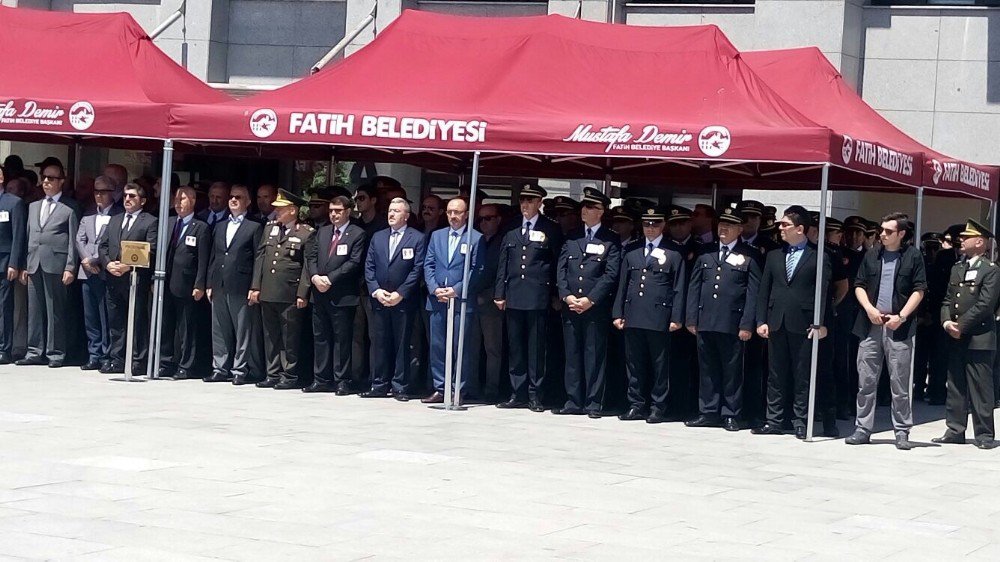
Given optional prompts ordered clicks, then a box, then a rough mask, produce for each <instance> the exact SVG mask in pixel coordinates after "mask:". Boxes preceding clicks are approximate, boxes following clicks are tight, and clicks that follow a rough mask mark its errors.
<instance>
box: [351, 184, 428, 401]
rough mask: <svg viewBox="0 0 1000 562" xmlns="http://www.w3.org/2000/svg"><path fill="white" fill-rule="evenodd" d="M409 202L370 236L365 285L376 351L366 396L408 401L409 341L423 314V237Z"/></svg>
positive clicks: (398, 204) (394, 205) (395, 205)
mask: <svg viewBox="0 0 1000 562" xmlns="http://www.w3.org/2000/svg"><path fill="white" fill-rule="evenodd" d="M409 218H410V204H409V203H408V202H407V201H406V200H405V199H402V198H400V197H396V198H394V199H392V201H390V202H389V212H388V221H389V228H387V229H385V230H380V231H378V232H376V233H375V235H374V236H372V240H371V244H370V245H369V247H368V257H367V258H366V260H365V284H366V285H367V290H368V294H369V296H370V298H371V299H372V321H373V322H374V328H375V330H374V334H375V339H373V340H372V346H373V347H375V348H376V349H377V350H378V351H377V352H376V353H374V357H372V376H371V389H370V390H368V391H366V392H362V393H361V397H362V398H385V397H388V396H392V397H394V398H395V399H396V400H399V401H406V400H408V399H409V398H408V397H407V395H406V390H407V386H408V383H409V380H410V339H411V336H412V330H413V324H414V322H415V319H416V317H417V314H419V312H420V303H421V301H422V299H421V298H420V297H421V295H420V277H421V275H422V273H423V263H424V240H425V237H424V234H423V233H421V232H420V231H418V230H417V229H415V228H411V227H408V226H407V221H408V220H409Z"/></svg>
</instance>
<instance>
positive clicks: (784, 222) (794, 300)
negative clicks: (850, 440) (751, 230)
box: [752, 205, 830, 439]
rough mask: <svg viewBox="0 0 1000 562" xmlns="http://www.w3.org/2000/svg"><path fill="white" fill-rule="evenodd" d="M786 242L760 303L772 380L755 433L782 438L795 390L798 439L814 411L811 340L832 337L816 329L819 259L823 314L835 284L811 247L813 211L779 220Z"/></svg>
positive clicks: (772, 256)
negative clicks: (787, 403)
mask: <svg viewBox="0 0 1000 562" xmlns="http://www.w3.org/2000/svg"><path fill="white" fill-rule="evenodd" d="M778 224H779V228H780V229H781V238H782V240H784V241H785V243H786V244H788V247H787V248H786V249H783V250H774V251H772V252H770V253H769V254H768V255H767V261H766V262H765V264H764V271H763V274H762V276H761V283H760V292H759V293H758V298H757V334H759V335H760V337H762V338H767V339H768V355H769V359H770V363H771V364H770V375H769V376H768V379H767V422H766V423H765V424H764V425H763V426H762V427H759V428H754V429H753V430H752V432H753V433H754V434H757V435H780V434H782V433H783V431H782V428H781V424H782V422H783V421H784V420H785V418H786V416H787V415H788V414H789V413H788V412H786V411H785V398H786V395H787V391H788V388H789V385H790V384H792V385H794V391H793V400H792V403H793V412H791V418H792V426H793V427H794V428H795V437H797V438H799V439H805V438H806V415H807V411H808V408H809V379H810V371H811V348H810V345H809V344H810V340H811V339H812V338H814V337H819V338H822V337H823V336H825V335H826V328H825V327H823V326H815V325H813V314H814V310H815V304H814V299H815V297H816V295H815V292H816V283H817V279H816V260H817V259H822V260H823V278H822V279H820V280H818V281H819V283H821V285H820V286H821V298H820V311H819V312H820V314H819V317H820V319H821V320H822V319H823V318H824V314H825V313H826V304H827V287H828V286H829V284H830V260H829V258H827V257H826V256H825V255H824V256H822V257H820V256H818V253H817V251H816V250H815V249H813V248H812V247H810V246H809V244H808V243H807V242H808V240H807V238H806V229H808V228H809V226H810V219H809V212H808V211H806V210H805V209H804V208H802V207H801V206H799V205H792V206H791V207H789V208H788V209H786V210H785V214H784V216H783V217H782V218H781V221H779V223H778Z"/></svg>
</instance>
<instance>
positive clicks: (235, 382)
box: [233, 375, 250, 386]
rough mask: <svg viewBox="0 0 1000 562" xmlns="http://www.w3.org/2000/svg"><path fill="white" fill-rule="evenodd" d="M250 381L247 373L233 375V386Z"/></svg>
mask: <svg viewBox="0 0 1000 562" xmlns="http://www.w3.org/2000/svg"><path fill="white" fill-rule="evenodd" d="M249 382H250V381H248V380H247V376H246V375H236V376H235V377H233V386H243V385H245V384H248V383H249Z"/></svg>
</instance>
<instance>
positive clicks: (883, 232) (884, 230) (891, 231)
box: [879, 228, 899, 236]
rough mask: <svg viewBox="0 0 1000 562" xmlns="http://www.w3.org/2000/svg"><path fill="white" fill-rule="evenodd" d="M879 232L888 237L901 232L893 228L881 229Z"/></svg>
mask: <svg viewBox="0 0 1000 562" xmlns="http://www.w3.org/2000/svg"><path fill="white" fill-rule="evenodd" d="M879 231H880V232H882V234H885V235H886V236H892V235H893V234H896V233H897V232H899V230H893V229H891V228H880V229H879Z"/></svg>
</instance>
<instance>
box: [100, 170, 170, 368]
mask: <svg viewBox="0 0 1000 562" xmlns="http://www.w3.org/2000/svg"><path fill="white" fill-rule="evenodd" d="M123 201H124V204H125V212H124V213H123V214H121V215H116V216H114V217H111V221H110V222H109V223H108V227H107V228H105V229H104V234H102V235H101V237H100V239H99V240H98V243H97V254H98V256H100V259H101V267H102V268H103V269H104V271H103V272H102V273H101V274H102V275H103V276H104V281H105V283H106V284H107V293H106V299H107V304H108V320H109V323H110V325H111V349H110V350H109V352H108V355H109V356H110V359H109V360H108V362H107V364H106V365H104V366H102V368H101V372H102V373H124V372H125V361H126V357H125V349H126V345H125V343H126V340H125V338H126V337H130V338H133V341H134V342H135V346H134V348H133V354H132V357H130V358H128V360H129V361H132V362H133V367H132V372H133V374H136V375H143V374H145V372H146V354H147V353H148V351H149V341H148V340H149V320H148V319H149V289H150V285H151V284H152V277H153V273H152V272H153V270H152V268H140V269H139V271H138V278H137V282H136V289H135V323H134V324H133V326H134V328H135V334H128V333H126V332H127V329H128V299H129V291H130V290H131V275H130V273H131V269H132V268H131V267H129V266H127V265H125V264H123V263H122V262H121V257H122V241H126V240H128V241H133V242H149V248H150V250H149V252H150V253H149V261H150V264H152V263H155V257H156V254H155V252H156V231H157V220H156V217H154V216H153V215H151V214H149V213H146V212H144V211H143V210H142V209H143V206H144V205H145V204H146V191H145V189H143V188H142V187H141V186H139V185H136V184H134V183H130V184H128V185H126V186H125V194H124V199H123Z"/></svg>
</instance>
